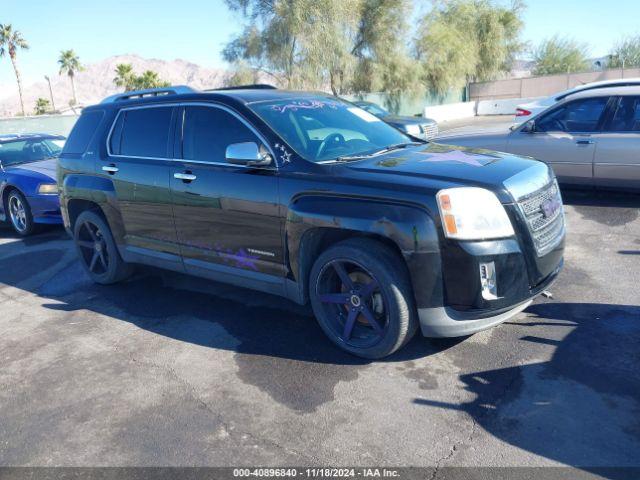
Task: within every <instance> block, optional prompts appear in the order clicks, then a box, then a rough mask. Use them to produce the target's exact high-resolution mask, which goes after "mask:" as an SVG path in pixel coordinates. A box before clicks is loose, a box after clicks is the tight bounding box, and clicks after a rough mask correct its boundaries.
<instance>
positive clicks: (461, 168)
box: [345, 143, 548, 203]
mask: <svg viewBox="0 0 640 480" xmlns="http://www.w3.org/2000/svg"><path fill="white" fill-rule="evenodd" d="M345 166H346V168H349V169H351V170H352V171H355V172H367V173H371V174H376V175H379V176H386V177H387V179H388V181H391V182H393V181H394V177H396V178H399V177H400V176H402V177H404V178H403V183H404V182H406V181H407V179H412V180H413V181H414V182H422V181H425V180H437V181H439V182H441V183H445V184H450V185H463V186H477V187H483V188H488V189H490V190H492V191H494V192H495V193H497V194H498V196H499V197H500V199H501V201H503V202H504V203H509V202H512V201H513V200H512V198H511V196H510V195H509V193H508V192H507V188H506V186H505V182H507V180H509V179H511V178H512V177H514V176H516V175H517V174H519V173H521V172H523V171H524V170H527V169H529V168H532V167H535V168H533V169H532V171H533V170H537V171H540V170H544V172H548V167H546V166H545V165H544V164H543V163H542V162H539V161H537V160H534V159H532V158H527V157H520V156H517V155H510V154H507V153H500V152H494V151H490V150H481V149H474V148H465V147H456V146H452V145H441V144H437V143H428V144H426V145H421V146H420V147H409V148H407V149H402V150H396V151H393V152H390V153H388V154H384V155H380V156H377V157H374V158H367V159H364V160H361V161H354V162H352V163H348V164H345ZM547 176H548V174H547ZM380 180H383V178H380ZM507 183H508V182H507Z"/></svg>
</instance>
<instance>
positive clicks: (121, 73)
mask: <svg viewBox="0 0 640 480" xmlns="http://www.w3.org/2000/svg"><path fill="white" fill-rule="evenodd" d="M134 79H135V75H134V73H133V65H131V64H130V63H119V64H118V65H116V76H115V78H114V79H113V83H115V84H116V86H118V87H124V91H125V92H128V91H130V90H133V89H134V85H133V82H134Z"/></svg>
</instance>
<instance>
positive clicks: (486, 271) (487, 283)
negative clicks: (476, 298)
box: [480, 262, 498, 300]
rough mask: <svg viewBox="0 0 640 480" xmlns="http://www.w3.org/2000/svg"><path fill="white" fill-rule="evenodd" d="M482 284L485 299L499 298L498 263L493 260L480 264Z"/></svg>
mask: <svg viewBox="0 0 640 480" xmlns="http://www.w3.org/2000/svg"><path fill="white" fill-rule="evenodd" d="M480 285H481V286H482V298H484V299H485V300H497V299H498V284H497V283H496V265H495V264H494V263H493V262H488V263H481V264H480Z"/></svg>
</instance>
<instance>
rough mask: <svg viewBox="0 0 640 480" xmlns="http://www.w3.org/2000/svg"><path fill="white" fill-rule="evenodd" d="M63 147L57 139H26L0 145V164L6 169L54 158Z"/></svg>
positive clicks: (62, 142) (61, 140)
mask: <svg viewBox="0 0 640 480" xmlns="http://www.w3.org/2000/svg"><path fill="white" fill-rule="evenodd" d="M63 146H64V140H63V139H57V138H47V139H43V138H28V139H22V140H13V141H10V142H4V143H0V164H2V166H3V167H5V168H6V167H10V166H12V165H19V164H21V163H28V162H37V161H38V160H44V159H46V158H51V157H56V156H58V155H59V154H60V152H61V151H62V147H63Z"/></svg>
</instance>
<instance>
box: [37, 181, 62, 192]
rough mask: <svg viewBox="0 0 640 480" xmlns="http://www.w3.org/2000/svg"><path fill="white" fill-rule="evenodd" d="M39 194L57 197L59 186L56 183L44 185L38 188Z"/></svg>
mask: <svg viewBox="0 0 640 480" xmlns="http://www.w3.org/2000/svg"><path fill="white" fill-rule="evenodd" d="M38 193H39V194H40V195H54V194H55V195H57V193H58V185H56V184H55V183H43V184H41V185H40V186H39V187H38Z"/></svg>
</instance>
